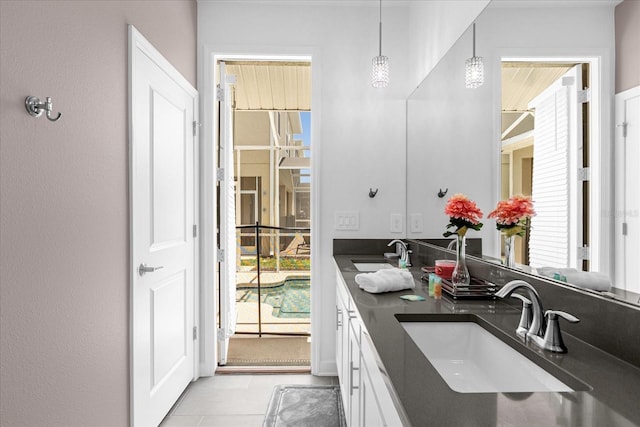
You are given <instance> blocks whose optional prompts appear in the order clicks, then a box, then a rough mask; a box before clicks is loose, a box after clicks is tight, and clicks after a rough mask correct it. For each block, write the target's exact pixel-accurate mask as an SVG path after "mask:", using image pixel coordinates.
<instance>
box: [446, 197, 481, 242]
mask: <svg viewBox="0 0 640 427" xmlns="http://www.w3.org/2000/svg"><path fill="white" fill-rule="evenodd" d="M444 213H445V214H447V215H449V224H447V228H452V227H456V229H455V231H446V232H445V233H443V234H442V235H443V236H444V237H449V236H451V235H452V234H457V235H459V236H464V235H465V234H467V230H468V229H470V228H471V229H474V230H480V229H481V228H482V223H481V222H480V218H482V211H481V210H480V209H479V208H478V206H477V205H476V202H474V201H473V200H469V198H468V197H467V196H465V195H464V194H461V193H458V194H454V195H453V196H451V198H449V201H447V205H446V206H445V208H444Z"/></svg>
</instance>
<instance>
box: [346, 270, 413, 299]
mask: <svg viewBox="0 0 640 427" xmlns="http://www.w3.org/2000/svg"><path fill="white" fill-rule="evenodd" d="M356 283H357V284H358V286H360V289H362V290H365V291H367V292H370V293H372V294H379V293H381V292H392V291H400V290H403V289H413V288H415V286H416V285H415V282H414V281H413V276H412V275H411V272H410V271H408V270H400V269H397V268H384V269H382V270H378V271H376V272H375V273H360V274H357V275H356Z"/></svg>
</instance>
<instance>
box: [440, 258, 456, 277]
mask: <svg viewBox="0 0 640 427" xmlns="http://www.w3.org/2000/svg"><path fill="white" fill-rule="evenodd" d="M455 266H456V262H455V261H452V260H450V259H437V260H436V274H437V275H438V276H440V277H442V278H443V279H447V280H451V275H452V274H453V269H454V268H455Z"/></svg>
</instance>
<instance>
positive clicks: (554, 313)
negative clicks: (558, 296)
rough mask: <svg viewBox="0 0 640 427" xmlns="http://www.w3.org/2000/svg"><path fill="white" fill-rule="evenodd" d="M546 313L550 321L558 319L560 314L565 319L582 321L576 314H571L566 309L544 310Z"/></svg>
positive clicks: (576, 321) (573, 321)
mask: <svg viewBox="0 0 640 427" xmlns="http://www.w3.org/2000/svg"><path fill="white" fill-rule="evenodd" d="M544 315H545V317H546V318H547V320H549V321H551V320H557V319H558V316H560V317H562V318H563V319H564V320H566V321H567V322H571V323H578V322H579V321H580V319H578V318H577V317H576V316H574V315H573V314H569V313H567V312H566V311H560V310H547V311H545V312H544Z"/></svg>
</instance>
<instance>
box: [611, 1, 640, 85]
mask: <svg viewBox="0 0 640 427" xmlns="http://www.w3.org/2000/svg"><path fill="white" fill-rule="evenodd" d="M615 15H616V93H619V92H622V91H625V90H627V89H631V88H632V87H636V86H638V85H640V55H639V54H638V46H639V45H640V1H638V0H625V1H623V2H622V3H620V4H619V5H618V6H616V11H615Z"/></svg>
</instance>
